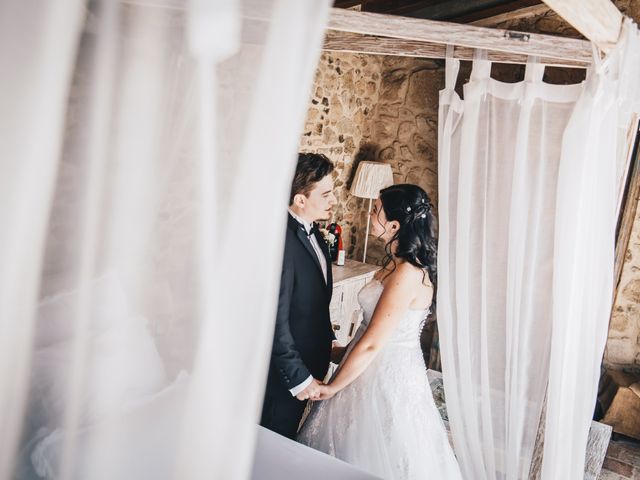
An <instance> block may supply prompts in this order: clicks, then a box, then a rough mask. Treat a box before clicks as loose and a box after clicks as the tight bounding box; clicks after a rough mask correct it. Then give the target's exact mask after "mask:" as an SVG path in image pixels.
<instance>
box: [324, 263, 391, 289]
mask: <svg viewBox="0 0 640 480" xmlns="http://www.w3.org/2000/svg"><path fill="white" fill-rule="evenodd" d="M378 270H380V267H379V266H378V265H371V264H369V263H362V262H358V261H356V260H345V262H344V265H343V266H340V267H339V266H338V265H336V264H335V263H332V264H331V271H332V273H333V284H334V285H336V284H339V283H340V282H344V281H345V280H354V279H357V278H360V277H366V276H367V275H369V274H371V273H372V272H376V271H378Z"/></svg>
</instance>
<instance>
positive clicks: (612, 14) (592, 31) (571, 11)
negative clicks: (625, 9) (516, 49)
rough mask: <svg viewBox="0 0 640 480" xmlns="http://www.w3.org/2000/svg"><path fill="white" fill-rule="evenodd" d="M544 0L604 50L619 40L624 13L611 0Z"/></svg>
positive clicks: (607, 49)
mask: <svg viewBox="0 0 640 480" xmlns="http://www.w3.org/2000/svg"><path fill="white" fill-rule="evenodd" d="M542 1H543V2H544V3H546V4H547V5H549V7H551V8H552V9H553V10H554V11H555V12H556V13H557V14H558V15H560V16H561V17H562V18H564V19H565V20H566V21H567V22H569V23H570V24H571V26H572V27H573V28H575V29H576V30H578V31H579V32H580V33H581V34H583V35H584V36H585V37H587V38H588V39H589V40H591V41H592V42H594V43H595V44H596V45H597V46H598V47H599V48H600V49H601V50H602V51H604V52H607V51H609V50H610V49H611V48H612V47H613V46H614V45H615V43H616V42H617V41H618V37H619V36H620V28H621V26H622V14H621V13H620V11H619V10H618V9H617V8H616V6H615V5H614V4H613V3H612V2H611V0H542Z"/></svg>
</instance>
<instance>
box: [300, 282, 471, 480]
mask: <svg viewBox="0 0 640 480" xmlns="http://www.w3.org/2000/svg"><path fill="white" fill-rule="evenodd" d="M383 288H384V287H383V285H382V283H381V282H379V281H377V280H373V281H371V282H370V283H368V284H367V285H366V286H365V287H364V288H363V289H362V290H361V291H360V293H359V294H358V301H359V302H360V305H361V307H362V309H363V312H364V319H363V321H362V324H361V326H360V328H359V329H358V331H357V333H356V335H355V337H354V339H353V341H352V342H351V344H350V346H349V348H348V349H347V353H346V356H345V359H346V358H347V356H348V355H349V353H350V351H351V348H352V347H353V345H355V343H356V342H357V341H358V340H359V339H360V338H361V337H362V334H363V333H364V331H365V330H366V328H367V326H368V325H369V322H370V321H371V317H372V315H373V311H374V310H375V307H376V304H377V303H378V299H379V298H380V295H381V294H382V290H383ZM426 315H427V311H425V310H409V311H407V313H406V314H405V316H404V318H403V319H402V320H401V321H400V323H399V324H398V326H397V328H396V330H395V332H394V333H393V334H392V337H391V338H390V339H389V341H388V343H387V344H386V345H385V347H384V348H383V349H382V350H381V351H380V352H379V354H378V355H377V357H376V358H375V359H374V360H373V362H372V363H371V364H370V365H369V367H368V368H367V369H366V370H365V371H364V372H363V373H362V374H361V375H360V376H359V377H358V378H357V379H356V380H355V381H353V382H352V383H351V384H350V385H349V386H347V387H346V388H345V389H343V390H342V391H340V392H339V393H338V394H336V395H335V396H334V397H333V398H331V399H329V400H325V401H320V402H315V403H314V405H313V406H312V408H311V412H310V414H309V416H308V417H307V420H306V422H305V423H304V425H303V427H302V429H301V431H300V433H299V435H298V441H300V442H301V443H304V444H306V445H308V446H310V447H312V448H315V449H317V450H320V451H323V452H325V453H328V454H330V455H333V456H335V457H337V458H340V459H342V460H344V461H346V462H348V463H351V464H353V465H356V466H358V467H360V468H362V469H364V470H367V471H369V472H371V473H373V474H375V475H378V476H380V477H381V478H384V479H389V480H391V479H393V480H401V479H420V480H424V479H438V480H443V479H444V480H449V479H460V478H462V477H461V475H460V470H459V468H458V463H457V461H456V458H455V456H454V454H453V450H452V448H451V446H450V445H449V442H448V439H447V433H446V431H445V428H444V424H443V422H442V419H441V418H440V414H439V412H438V410H437V409H436V406H435V403H434V401H433V397H432V394H431V389H430V387H429V382H428V380H427V372H426V367H425V364H424V360H423V358H422V351H421V349H420V330H421V327H422V323H423V321H424V319H425V317H426ZM343 362H344V360H343Z"/></svg>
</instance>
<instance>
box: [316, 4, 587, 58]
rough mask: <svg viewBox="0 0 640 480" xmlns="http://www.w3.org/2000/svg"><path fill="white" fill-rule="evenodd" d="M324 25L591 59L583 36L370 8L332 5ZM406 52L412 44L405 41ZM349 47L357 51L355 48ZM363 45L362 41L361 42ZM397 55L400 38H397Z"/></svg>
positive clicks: (413, 39) (417, 39)
mask: <svg viewBox="0 0 640 480" xmlns="http://www.w3.org/2000/svg"><path fill="white" fill-rule="evenodd" d="M327 29H329V30H336V31H342V32H350V33H359V34H362V35H370V36H373V37H387V38H394V39H399V40H409V41H411V42H422V43H432V44H433V43H435V44H440V45H448V44H449V45H456V46H459V47H467V48H471V49H486V50H488V51H492V52H505V53H510V54H518V55H525V56H526V55H534V56H537V57H542V58H545V59H556V60H560V62H558V63H559V64H563V65H564V64H567V65H569V64H571V63H575V62H576V61H577V62H581V63H585V64H587V63H590V62H591V46H590V44H589V42H587V41H585V40H577V39H572V38H564V37H554V36H551V35H541V34H535V33H519V32H510V31H508V30H499V29H494V28H484V27H476V26H472V25H459V24H455V23H450V22H440V21H435V20H424V19H417V18H406V17H398V16H394V15H383V14H379V13H370V12H354V11H350V10H342V9H337V8H334V9H333V10H332V11H331V15H330V18H329V23H328V25H327ZM405 43H406V45H407V48H406V49H405V50H406V51H407V55H408V56H409V55H410V54H411V52H412V51H414V50H415V44H414V43H409V42H405ZM356 47H357V46H354V49H352V50H349V51H354V52H355V51H360V50H357V49H356ZM362 47H363V48H364V47H366V45H362ZM397 47H398V53H397V54H398V55H401V54H402V53H400V52H401V51H403V49H402V42H397ZM369 53H371V52H369Z"/></svg>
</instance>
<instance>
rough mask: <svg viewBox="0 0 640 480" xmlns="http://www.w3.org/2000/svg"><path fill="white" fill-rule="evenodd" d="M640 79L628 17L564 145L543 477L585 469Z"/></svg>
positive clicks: (578, 474) (597, 67)
mask: <svg viewBox="0 0 640 480" xmlns="http://www.w3.org/2000/svg"><path fill="white" fill-rule="evenodd" d="M639 76H640V32H638V28H637V26H636V25H635V24H634V23H633V22H632V21H631V20H629V19H626V20H625V22H624V24H623V28H622V31H621V36H620V39H619V40H618V44H617V45H616V47H615V49H614V50H613V51H612V52H610V53H609V54H608V55H607V57H606V59H604V60H600V58H599V56H598V55H595V56H594V66H593V72H591V76H590V77H589V78H588V79H587V82H586V85H585V87H584V90H583V92H582V95H581V96H580V99H579V101H578V103H577V104H576V106H575V108H574V111H573V115H572V116H571V119H570V121H569V124H568V125H567V128H566V129H565V133H564V136H563V139H562V158H561V163H560V171H559V172H558V192H557V198H558V200H557V202H558V207H557V210H556V216H555V231H556V233H555V239H554V250H555V261H554V273H553V299H554V301H553V329H552V336H551V338H552V342H551V357H550V363H551V370H550V372H549V391H548V401H547V414H546V424H545V444H544V458H543V465H542V478H543V479H553V478H567V479H580V478H582V476H583V472H584V459H585V450H586V444H587V436H588V433H589V425H590V419H591V416H592V415H593V409H594V404H595V398H596V395H597V392H598V381H599V377H600V364H601V360H602V354H603V351H604V347H605V344H606V341H607V331H608V326H609V316H610V313H611V299H612V293H613V266H614V256H615V249H614V235H615V228H616V222H617V217H616V211H617V200H618V191H617V189H618V188H619V187H620V185H619V184H618V178H619V177H620V174H619V170H620V168H621V167H622V166H623V165H624V164H625V160H626V158H625V156H626V154H627V142H626V132H627V127H628V125H629V123H630V122H631V121H632V118H633V117H634V115H635V114H637V113H638V112H640V84H639V82H638V78H640V77H639ZM634 123H635V122H634ZM617 170H618V171H617Z"/></svg>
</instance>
